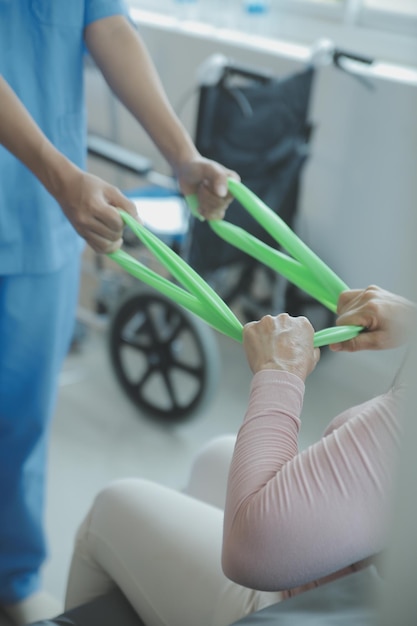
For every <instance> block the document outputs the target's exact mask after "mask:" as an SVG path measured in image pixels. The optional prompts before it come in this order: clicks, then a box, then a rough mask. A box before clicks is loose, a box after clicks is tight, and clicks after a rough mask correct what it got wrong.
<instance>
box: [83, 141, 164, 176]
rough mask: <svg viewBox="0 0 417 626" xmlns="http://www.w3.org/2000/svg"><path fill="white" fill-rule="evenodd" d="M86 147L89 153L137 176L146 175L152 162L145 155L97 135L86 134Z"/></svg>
mask: <svg viewBox="0 0 417 626" xmlns="http://www.w3.org/2000/svg"><path fill="white" fill-rule="evenodd" d="M87 149H88V153H89V154H90V155H92V156H95V157H98V158H100V159H103V160H105V161H108V162H109V163H112V164H113V165H117V166H118V167H121V168H123V169H125V170H128V171H130V172H133V173H134V174H138V175H139V176H147V175H148V174H149V173H150V172H151V170H152V163H151V161H149V159H147V158H146V157H144V156H141V155H140V154H136V153H135V152H133V151H132V150H128V149H127V148H123V147H122V146H119V145H118V144H116V143H114V142H113V141H110V140H109V139H104V138H103V137H99V136H98V135H93V134H88V136H87Z"/></svg>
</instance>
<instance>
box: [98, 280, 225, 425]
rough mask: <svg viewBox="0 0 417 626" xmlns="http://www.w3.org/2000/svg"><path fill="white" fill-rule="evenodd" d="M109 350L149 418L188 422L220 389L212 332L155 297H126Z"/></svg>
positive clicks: (147, 293)
mask: <svg viewBox="0 0 417 626" xmlns="http://www.w3.org/2000/svg"><path fill="white" fill-rule="evenodd" d="M109 344H110V357H111V362H112V365H113V368H114V371H115V373H116V376H117V379H118V380H119V382H120V384H121V386H122V388H123V389H124V390H125V391H126V393H127V395H128V396H129V398H130V399H131V400H132V401H133V402H134V404H136V405H137V406H138V407H139V409H141V411H143V413H144V415H145V416H148V417H153V418H156V419H158V420H160V421H162V422H165V423H169V422H172V423H173V422H181V421H185V420H186V419H188V418H190V417H191V416H193V415H195V414H196V413H199V412H201V411H202V409H203V407H204V406H205V405H206V402H207V401H208V400H209V399H210V397H211V395H212V394H213V392H214V390H215V388H216V387H217V383H218V377H219V365H220V358H219V354H218V346H217V343H216V341H215V340H214V337H213V331H212V329H211V328H210V327H208V326H207V325H205V324H204V323H203V322H201V321H200V320H199V319H198V318H196V317H195V316H194V315H192V314H191V313H189V312H188V311H186V310H185V309H183V308H182V307H180V306H178V305H176V304H175V303H173V302H172V301H170V300H169V299H168V298H165V297H164V296H162V295H160V294H157V293H156V292H153V291H147V290H140V291H138V290H136V291H134V292H130V293H128V294H127V295H126V297H125V298H124V299H123V301H122V302H121V304H120V306H119V307H117V309H116V310H115V312H114V314H113V316H112V319H111V322H110V336H109Z"/></svg>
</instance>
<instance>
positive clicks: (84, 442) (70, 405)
mask: <svg viewBox="0 0 417 626" xmlns="http://www.w3.org/2000/svg"><path fill="white" fill-rule="evenodd" d="M106 340H107V337H106V328H105V327H104V328H103V329H102V330H97V329H95V330H93V329H90V330H89V332H88V334H87V337H86V339H85V340H84V342H83V344H82V349H81V351H80V352H79V353H75V354H71V355H70V356H69V357H68V358H67V361H66V363H65V367H64V370H63V372H62V376H61V386H60V393H59V400H58V406H57V410H56V416H55V419H54V421H53V426H52V439H51V447H50V466H49V484H48V492H49V497H48V507H47V528H48V534H49V541H50V556H49V559H48V561H47V563H46V565H45V568H44V587H45V589H46V590H47V591H49V592H50V593H52V594H54V595H55V596H56V597H57V598H59V599H61V600H63V598H64V593H65V582H66V576H67V571H68V566H69V561H70V557H71V550H72V542H73V538H74V534H75V531H76V528H77V525H78V524H79V523H80V521H81V520H82V518H83V516H84V514H85V513H86V511H87V509H88V507H89V505H90V503H91V501H92V499H93V498H94V495H95V494H96V493H97V491H98V490H99V489H100V488H101V487H103V486H104V485H106V484H107V483H108V482H109V481H111V480H113V479H117V478H119V477H125V476H128V475H130V476H132V475H135V476H142V477H147V478H149V479H152V480H155V481H159V482H162V483H164V484H167V485H169V486H172V487H174V488H181V486H182V485H183V484H184V482H185V479H186V476H187V471H188V468H189V465H190V460H191V457H192V456H193V454H194V453H195V451H196V450H197V449H198V447H199V446H200V445H201V444H203V443H204V442H205V441H207V440H208V439H210V438H211V437H214V436H216V435H219V434H223V433H227V432H233V433H234V432H236V430H237V429H238V427H239V424H240V423H241V420H242V416H243V414H244V410H245V405H246V400H247V391H248V385H249V381H250V372H249V369H248V367H247V365H246V362H245V360H244V358H242V348H241V346H240V345H239V344H237V343H235V342H233V341H232V340H230V339H228V338H225V337H223V336H218V335H216V334H214V335H213V341H216V342H217V344H218V346H219V350H220V356H221V376H220V383H219V386H218V389H217V391H216V393H215V394H214V395H213V397H212V399H211V401H210V402H209V403H208V406H207V407H206V411H205V412H204V413H203V414H201V415H196V416H193V417H192V418H191V419H190V420H189V421H187V422H185V423H183V424H177V425H172V426H169V427H168V426H161V425H160V424H158V423H157V422H155V421H154V420H152V419H149V418H147V417H146V416H144V415H143V414H140V412H139V410H138V409H137V407H135V406H134V405H133V404H132V403H131V402H130V400H129V399H128V398H127V397H126V395H125V394H124V392H123V391H122V390H121V388H120V387H119V384H118V382H117V381H116V379H115V376H114V373H113V371H112V368H111V366H110V362H109V358H108V353H107V341H106ZM394 357H395V358H393V355H392V354H391V356H390V358H389V359H388V360H387V359H385V360H382V359H381V355H367V356H366V357H365V355H340V354H339V355H335V354H332V353H330V352H328V351H326V352H325V353H324V354H323V356H322V359H321V362H320V363H319V365H318V367H317V368H316V370H315V372H314V373H313V374H312V375H311V376H310V378H309V380H308V383H307V389H306V397H305V403H304V411H303V427H302V435H301V446H302V447H305V446H306V445H308V444H309V443H310V442H312V441H313V440H314V439H316V438H317V437H318V436H319V435H320V433H321V432H322V430H323V428H324V427H325V425H326V423H327V422H328V421H329V419H330V418H331V417H332V416H333V415H334V414H335V413H336V412H338V411H340V410H342V409H343V408H345V407H346V406H348V405H350V404H353V403H355V402H359V401H362V400H363V399H366V398H367V397H369V396H370V395H372V394H373V393H377V392H380V391H382V390H384V389H385V388H386V387H387V385H388V384H389V383H390V381H391V379H392V375H393V373H394V372H395V369H396V367H397V365H398V363H399V360H400V355H397V354H396V353H394ZM6 624H7V622H5V621H4V620H3V621H2V617H1V615H0V626H6Z"/></svg>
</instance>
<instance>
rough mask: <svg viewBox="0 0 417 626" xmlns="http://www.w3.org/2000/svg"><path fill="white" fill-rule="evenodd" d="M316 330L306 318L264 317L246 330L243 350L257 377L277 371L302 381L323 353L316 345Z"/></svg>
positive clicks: (251, 323)
mask: <svg viewBox="0 0 417 626" xmlns="http://www.w3.org/2000/svg"><path fill="white" fill-rule="evenodd" d="M313 336H314V329H313V327H312V325H311V324H310V322H309V321H308V319H307V318H306V317H290V316H289V315H288V314H287V313H281V314H280V315H277V316H276V317H273V316H271V315H265V317H263V318H262V319H261V320H260V321H259V322H249V323H248V324H245V326H244V328H243V348H244V350H245V354H246V358H247V360H248V363H249V366H250V368H251V370H252V372H253V373H254V374H256V373H257V372H260V371H261V370H268V369H269V370H270V369H276V370H281V371H285V372H290V373H291V374H295V375H296V376H299V378H301V379H302V380H303V381H305V380H306V378H307V376H308V375H309V374H311V372H312V371H313V370H314V368H315V367H316V365H317V363H318V361H319V359H320V350H319V349H318V348H314V346H313Z"/></svg>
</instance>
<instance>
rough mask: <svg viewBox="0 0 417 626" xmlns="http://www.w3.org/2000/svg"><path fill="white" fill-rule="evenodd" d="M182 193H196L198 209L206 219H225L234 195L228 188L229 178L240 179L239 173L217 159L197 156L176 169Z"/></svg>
mask: <svg viewBox="0 0 417 626" xmlns="http://www.w3.org/2000/svg"><path fill="white" fill-rule="evenodd" d="M174 173H175V176H176V177H177V179H178V182H179V186H180V190H181V193H182V194H183V195H184V196H187V195H191V194H194V195H196V196H197V199H198V211H199V213H200V215H202V216H203V217H204V218H205V219H208V220H220V219H223V217H224V215H225V213H226V209H227V207H228V206H229V204H230V203H231V202H232V200H233V197H232V195H231V194H230V193H229V191H228V188H227V179H228V178H234V179H235V180H240V178H239V176H238V174H236V172H233V171H232V170H228V169H227V168H225V167H223V166H222V165H220V164H219V163H217V162H216V161H211V160H210V159H206V158H204V157H202V156H196V157H194V158H193V159H192V160H190V161H186V162H183V163H181V164H179V165H177V167H176V168H175V169H174Z"/></svg>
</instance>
